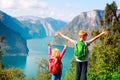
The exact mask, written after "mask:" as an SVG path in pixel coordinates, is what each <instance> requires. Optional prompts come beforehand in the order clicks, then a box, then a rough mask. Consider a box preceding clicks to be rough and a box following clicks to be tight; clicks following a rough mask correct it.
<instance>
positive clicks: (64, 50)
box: [60, 45, 67, 59]
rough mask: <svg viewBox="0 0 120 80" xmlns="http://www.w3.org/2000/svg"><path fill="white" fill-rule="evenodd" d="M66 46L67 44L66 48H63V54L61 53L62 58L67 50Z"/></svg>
mask: <svg viewBox="0 0 120 80" xmlns="http://www.w3.org/2000/svg"><path fill="white" fill-rule="evenodd" d="M66 48H67V45H64V49H63V50H62V52H61V54H60V58H61V59H62V57H63V56H64V54H65V52H66Z"/></svg>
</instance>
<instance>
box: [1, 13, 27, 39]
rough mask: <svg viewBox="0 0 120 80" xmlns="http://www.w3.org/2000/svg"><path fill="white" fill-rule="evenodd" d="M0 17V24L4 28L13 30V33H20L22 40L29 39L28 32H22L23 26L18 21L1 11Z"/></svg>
mask: <svg viewBox="0 0 120 80" xmlns="http://www.w3.org/2000/svg"><path fill="white" fill-rule="evenodd" d="M0 16H1V22H2V23H3V24H4V25H5V26H7V27H8V28H10V29H12V30H14V31H15V32H18V33H20V35H21V36H22V37H23V38H24V39H28V38H29V35H28V30H24V28H25V26H24V25H23V24H21V22H20V21H18V20H17V19H15V18H14V17H11V16H9V15H7V14H6V13H4V12H2V11H0Z"/></svg>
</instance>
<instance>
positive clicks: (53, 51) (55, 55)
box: [52, 48, 60, 58]
mask: <svg viewBox="0 0 120 80" xmlns="http://www.w3.org/2000/svg"><path fill="white" fill-rule="evenodd" d="M59 55H60V51H59V49H57V48H54V49H52V57H53V58H57V57H58V56H59Z"/></svg>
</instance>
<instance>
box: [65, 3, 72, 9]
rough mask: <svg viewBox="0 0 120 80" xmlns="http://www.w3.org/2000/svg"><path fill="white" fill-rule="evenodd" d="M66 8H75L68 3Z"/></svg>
mask: <svg viewBox="0 0 120 80" xmlns="http://www.w3.org/2000/svg"><path fill="white" fill-rule="evenodd" d="M65 6H66V7H68V8H72V7H73V6H72V4H71V3H66V4H65Z"/></svg>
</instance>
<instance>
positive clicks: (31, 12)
mask: <svg viewBox="0 0 120 80" xmlns="http://www.w3.org/2000/svg"><path fill="white" fill-rule="evenodd" d="M113 1H115V2H116V4H117V6H118V8H119V9H120V0H0V10H2V11H3V12H5V13H7V14H8V15H10V16H12V17H19V16H37V17H41V18H46V17H52V18H55V19H60V20H63V21H67V22H69V21H71V20H72V19H73V18H74V17H75V16H77V15H79V14H80V13H81V12H87V11H92V10H95V9H100V10H104V9H105V6H106V4H107V3H108V4H111V3H112V2H113Z"/></svg>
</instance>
